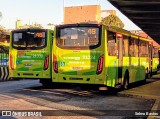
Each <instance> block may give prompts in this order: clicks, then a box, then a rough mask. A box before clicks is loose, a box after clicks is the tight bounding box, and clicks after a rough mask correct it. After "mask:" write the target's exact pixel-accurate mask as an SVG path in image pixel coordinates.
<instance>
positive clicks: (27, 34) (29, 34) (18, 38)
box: [12, 31, 46, 49]
mask: <svg viewBox="0 0 160 119" xmlns="http://www.w3.org/2000/svg"><path fill="white" fill-rule="evenodd" d="M12 45H13V47H14V48H17V49H41V48H44V47H45V46H46V32H45V31H17V32H13V35H12Z"/></svg>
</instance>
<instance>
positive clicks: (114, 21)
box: [101, 15, 124, 28]
mask: <svg viewBox="0 0 160 119" xmlns="http://www.w3.org/2000/svg"><path fill="white" fill-rule="evenodd" d="M101 23H102V24H104V25H107V26H115V27H119V28H123V27H124V23H123V22H122V21H121V20H120V19H119V18H118V17H117V16H115V15H109V16H107V17H105V18H104V19H102V21H101Z"/></svg>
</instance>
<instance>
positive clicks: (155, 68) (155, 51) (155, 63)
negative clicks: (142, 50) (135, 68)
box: [152, 46, 159, 74]
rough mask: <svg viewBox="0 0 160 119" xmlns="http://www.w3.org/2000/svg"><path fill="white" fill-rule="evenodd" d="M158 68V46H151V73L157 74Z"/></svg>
mask: <svg viewBox="0 0 160 119" xmlns="http://www.w3.org/2000/svg"><path fill="white" fill-rule="evenodd" d="M158 70H159V47H156V46H153V47H152V74H157V71H158Z"/></svg>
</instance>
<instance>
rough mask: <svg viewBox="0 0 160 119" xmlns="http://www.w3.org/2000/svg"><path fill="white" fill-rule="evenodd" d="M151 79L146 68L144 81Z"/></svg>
mask: <svg viewBox="0 0 160 119" xmlns="http://www.w3.org/2000/svg"><path fill="white" fill-rule="evenodd" d="M150 77H152V76H151V73H150V72H149V71H148V68H147V69H146V74H145V80H146V79H148V78H150Z"/></svg>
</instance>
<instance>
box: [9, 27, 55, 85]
mask: <svg viewBox="0 0 160 119" xmlns="http://www.w3.org/2000/svg"><path fill="white" fill-rule="evenodd" d="M52 42H53V31H52V30H50V29H40V28H26V29H17V30H13V31H12V32H11V37H10V48H9V75H10V77H11V78H14V79H23V78H32V79H33V78H35V79H40V82H41V83H46V82H50V81H51V80H50V79H51V68H52V66H51V60H52V58H51V57H52V56H51V55H52V53H51V52H52V50H51V49H52Z"/></svg>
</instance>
